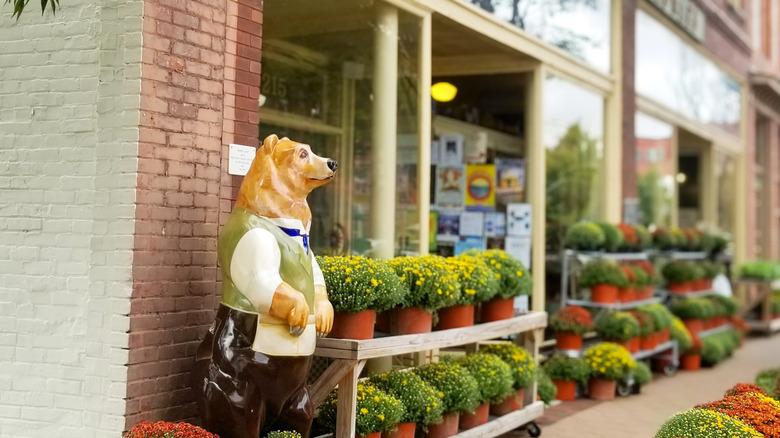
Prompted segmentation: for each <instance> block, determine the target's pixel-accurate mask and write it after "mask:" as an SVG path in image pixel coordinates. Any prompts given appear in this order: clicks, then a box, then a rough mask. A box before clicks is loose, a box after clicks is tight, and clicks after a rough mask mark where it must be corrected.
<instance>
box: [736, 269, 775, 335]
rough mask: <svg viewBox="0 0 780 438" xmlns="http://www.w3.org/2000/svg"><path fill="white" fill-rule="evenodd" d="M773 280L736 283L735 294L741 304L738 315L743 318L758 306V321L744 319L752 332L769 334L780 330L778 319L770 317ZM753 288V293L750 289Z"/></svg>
mask: <svg viewBox="0 0 780 438" xmlns="http://www.w3.org/2000/svg"><path fill="white" fill-rule="evenodd" d="M774 281H775V280H758V279H742V280H739V281H738V282H737V294H738V297H739V300H740V302H741V304H742V306H741V308H740V310H739V314H740V316H742V317H744V316H745V315H746V314H747V313H748V312H750V311H752V310H753V309H755V308H756V307H757V306H760V307H761V309H760V313H759V318H758V319H745V322H746V323H747V325H748V327H750V329H751V330H754V331H763V332H764V333H766V334H771V333H774V332H776V331H779V330H780V318H775V319H773V315H772V283H773V282H774ZM751 287H752V288H754V290H755V293H751V291H750V289H751Z"/></svg>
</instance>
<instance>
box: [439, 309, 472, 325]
mask: <svg viewBox="0 0 780 438" xmlns="http://www.w3.org/2000/svg"><path fill="white" fill-rule="evenodd" d="M472 325H474V305H473V304H468V305H461V306H452V307H445V308H444V309H441V310H439V323H438V324H436V330H447V329H453V328H458V327H469V326H472Z"/></svg>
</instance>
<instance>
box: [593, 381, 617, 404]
mask: <svg viewBox="0 0 780 438" xmlns="http://www.w3.org/2000/svg"><path fill="white" fill-rule="evenodd" d="M616 389H617V382H616V381H615V380H607V379H599V378H595V377H594V378H591V379H590V380H589V381H588V397H590V398H592V399H594V400H612V399H614V398H615V390H616Z"/></svg>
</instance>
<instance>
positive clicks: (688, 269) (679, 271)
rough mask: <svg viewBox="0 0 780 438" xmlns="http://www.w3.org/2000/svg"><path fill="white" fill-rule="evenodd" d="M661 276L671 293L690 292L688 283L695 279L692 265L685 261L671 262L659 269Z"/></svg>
mask: <svg viewBox="0 0 780 438" xmlns="http://www.w3.org/2000/svg"><path fill="white" fill-rule="evenodd" d="M661 275H663V277H664V279H665V280H666V283H667V287H666V288H667V289H668V290H669V292H672V293H685V292H690V291H691V290H692V288H691V285H690V282H691V281H693V280H694V279H695V275H696V274H695V272H694V269H693V264H691V262H687V261H679V260H676V261H671V262H669V263H667V264H665V265H664V267H663V268H661Z"/></svg>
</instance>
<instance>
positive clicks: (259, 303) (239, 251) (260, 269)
mask: <svg viewBox="0 0 780 438" xmlns="http://www.w3.org/2000/svg"><path fill="white" fill-rule="evenodd" d="M281 260H282V256H281V252H280V251H279V245H278V244H277V243H276V238H275V237H274V236H273V234H271V233H270V232H268V231H266V230H263V229H259V228H255V229H253V230H250V231H248V232H247V233H246V234H244V236H243V237H241V240H239V241H238V245H236V249H235V251H234V252H233V258H232V260H231V261H230V277H231V278H232V280H233V284H235V285H236V288H238V290H239V291H240V292H241V293H242V294H243V295H244V296H245V297H246V298H247V299H248V300H249V302H250V303H252V305H253V306H254V307H255V309H256V310H257V311H258V312H259V313H268V309H269V308H270V307H271V301H272V300H273V298H274V292H275V291H276V289H277V288H278V287H279V285H280V284H282V277H281V276H280V275H279V266H280V264H281Z"/></svg>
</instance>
